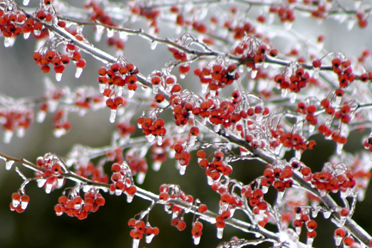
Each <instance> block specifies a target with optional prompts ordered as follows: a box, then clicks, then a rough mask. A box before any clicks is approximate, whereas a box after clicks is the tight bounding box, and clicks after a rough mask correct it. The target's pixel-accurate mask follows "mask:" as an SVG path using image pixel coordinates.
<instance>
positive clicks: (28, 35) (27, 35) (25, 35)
mask: <svg viewBox="0 0 372 248" xmlns="http://www.w3.org/2000/svg"><path fill="white" fill-rule="evenodd" d="M30 34H31V32H28V33H23V39H25V40H27V39H28V38H29V37H30Z"/></svg>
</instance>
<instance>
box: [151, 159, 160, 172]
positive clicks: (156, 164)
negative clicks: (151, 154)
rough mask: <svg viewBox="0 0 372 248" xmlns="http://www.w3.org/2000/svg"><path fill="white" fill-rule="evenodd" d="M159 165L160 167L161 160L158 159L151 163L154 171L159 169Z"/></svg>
mask: <svg viewBox="0 0 372 248" xmlns="http://www.w3.org/2000/svg"><path fill="white" fill-rule="evenodd" d="M160 167H161V162H160V161H155V162H154V163H153V164H152V169H153V170H154V171H159V170H160Z"/></svg>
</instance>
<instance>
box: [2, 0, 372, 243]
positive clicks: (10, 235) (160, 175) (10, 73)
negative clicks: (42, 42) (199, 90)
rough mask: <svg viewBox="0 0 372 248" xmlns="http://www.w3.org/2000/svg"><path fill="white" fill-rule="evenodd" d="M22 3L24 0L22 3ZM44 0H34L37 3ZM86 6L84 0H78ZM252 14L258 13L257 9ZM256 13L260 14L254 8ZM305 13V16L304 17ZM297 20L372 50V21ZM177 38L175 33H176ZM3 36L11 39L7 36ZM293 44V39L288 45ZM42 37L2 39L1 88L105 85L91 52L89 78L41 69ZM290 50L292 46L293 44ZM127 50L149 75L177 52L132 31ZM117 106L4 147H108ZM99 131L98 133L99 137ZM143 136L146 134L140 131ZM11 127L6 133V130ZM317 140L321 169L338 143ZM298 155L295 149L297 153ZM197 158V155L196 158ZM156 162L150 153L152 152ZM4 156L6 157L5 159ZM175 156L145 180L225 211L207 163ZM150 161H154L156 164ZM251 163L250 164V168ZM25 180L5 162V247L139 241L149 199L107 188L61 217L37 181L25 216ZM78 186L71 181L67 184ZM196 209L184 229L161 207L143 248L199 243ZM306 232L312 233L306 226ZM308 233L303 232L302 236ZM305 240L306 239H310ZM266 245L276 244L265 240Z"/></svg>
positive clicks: (357, 135) (29, 150)
mask: <svg viewBox="0 0 372 248" xmlns="http://www.w3.org/2000/svg"><path fill="white" fill-rule="evenodd" d="M17 2H20V1H17ZM37 2H38V1H33V0H31V6H32V5H36V4H37ZM74 5H75V6H78V7H81V6H82V5H83V1H82V2H81V3H77V4H76V3H74ZM251 12H252V13H255V12H253V11H251ZM252 17H254V15H253V14H252ZM297 17H298V18H297ZM296 18H297V20H296V22H295V23H294V25H293V29H294V30H297V32H299V33H301V34H302V35H303V36H304V37H309V39H316V37H317V36H318V35H320V34H324V35H325V49H326V50H328V51H342V52H344V53H345V55H346V56H347V57H348V56H357V55H359V54H360V53H361V51H362V50H363V49H365V48H371V39H370V37H372V36H371V35H372V25H369V26H368V27H367V28H366V29H363V30H362V29H360V28H358V27H354V28H353V29H352V30H351V31H347V29H346V25H342V24H339V23H338V22H336V21H334V20H332V19H329V20H328V19H327V20H326V21H325V22H324V23H323V25H318V24H317V22H316V21H315V20H312V19H305V18H301V17H300V16H299V15H296ZM143 24H144V23H141V22H138V23H135V24H133V28H135V27H139V26H141V25H143ZM92 31H93V29H92V28H91V27H86V28H85V29H84V32H85V34H86V37H87V38H88V39H91V40H93V32H92ZM170 31H171V30H167V29H163V30H162V31H161V33H160V35H161V36H162V37H166V36H167V35H168V33H167V32H170ZM172 37H175V36H172ZM0 41H1V42H2V41H3V39H0ZM95 45H96V46H97V47H99V48H101V49H103V50H105V51H107V52H108V53H110V54H112V55H115V54H116V51H115V50H114V49H112V48H108V47H107V45H106V43H105V42H104V41H102V42H100V43H98V44H95ZM287 45H288V44H287ZM35 46H36V41H35V39H33V38H30V39H29V40H26V41H25V40H23V38H22V37H21V36H20V37H18V38H17V40H16V42H15V44H14V46H13V47H12V48H5V47H4V46H1V45H0V93H1V94H3V95H7V96H9V97H14V98H24V97H27V98H39V97H41V96H43V94H44V83H43V81H44V78H45V77H50V79H51V80H52V81H53V83H55V84H56V85H57V86H61V87H62V86H69V87H70V88H71V89H72V90H73V89H75V88H77V87H79V86H82V85H89V86H94V87H98V85H97V75H98V74H97V70H98V68H99V67H100V66H102V63H101V62H99V61H97V60H94V59H93V58H92V57H91V56H90V55H88V54H83V58H84V59H86V60H87V66H86V68H85V69H84V71H83V73H82V75H81V77H80V78H79V79H76V78H75V77H74V74H75V68H74V66H71V65H70V66H67V67H66V70H65V72H64V73H63V77H62V81H61V82H56V80H55V78H54V72H51V73H49V75H46V74H44V73H42V72H41V71H40V67H39V66H37V65H35V63H34V61H33V59H32V53H33V51H35ZM281 46H285V45H284V44H283V42H281V41H280V40H278V41H277V47H278V48H279V51H281ZM283 49H284V48H283ZM285 49H287V47H285ZM124 55H125V56H126V58H127V59H128V60H129V61H130V62H132V63H134V64H135V65H137V67H138V68H139V70H140V72H141V73H142V74H144V75H147V74H149V73H150V72H151V71H152V70H154V69H160V68H161V67H163V65H164V64H165V63H166V62H168V61H169V60H170V59H171V54H170V53H169V52H168V51H167V47H166V46H165V45H162V44H159V45H158V46H157V49H156V50H155V51H153V50H151V49H150V44H149V42H148V41H146V40H144V39H141V38H139V37H135V36H130V37H129V39H128V41H127V42H126V43H125V49H124ZM194 80H195V78H193V77H192V76H191V75H189V76H187V77H186V79H185V80H184V81H183V82H182V84H183V85H191V87H192V85H193V83H194V82H195V81H194ZM109 114H110V113H109V110H108V109H102V110H99V111H95V112H88V113H87V114H86V115H85V116H83V117H81V116H78V115H77V114H75V113H72V114H69V116H68V119H69V121H71V123H72V129H71V131H70V132H69V133H68V134H67V135H65V136H62V137H61V138H56V137H55V136H54V135H53V133H52V126H53V125H52V117H53V114H48V115H47V117H46V120H45V121H44V122H43V123H41V124H40V123H34V124H32V125H31V127H30V128H29V129H28V130H27V132H26V134H25V137H24V138H22V139H19V138H18V137H16V136H15V137H13V139H12V140H11V142H10V144H5V143H3V142H2V141H0V152H2V153H5V154H7V155H10V156H13V157H23V158H26V159H27V160H29V161H32V162H34V161H35V160H36V158H37V157H38V156H43V155H44V154H45V153H47V152H51V153H56V154H58V155H60V156H62V157H63V156H65V155H66V154H67V153H68V152H69V151H70V149H71V148H72V146H73V145H74V144H82V145H88V146H91V147H101V146H105V145H108V144H110V140H111V134H112V131H113V130H114V128H115V124H111V123H110V122H109ZM92 134H94V135H92ZM136 134H139V132H137V133H136ZM366 134H368V133H362V132H358V131H354V132H352V134H351V135H350V136H349V142H348V143H347V145H346V146H345V148H344V150H346V151H348V152H356V151H359V150H362V149H363V147H362V144H361V137H362V136H363V135H366ZM2 135H3V131H0V136H2ZM313 138H314V139H315V140H316V141H317V144H318V145H317V146H316V147H315V149H314V150H312V151H307V152H305V153H304V155H303V159H302V160H303V162H304V163H305V164H307V165H308V166H309V167H311V168H312V170H313V171H319V170H321V168H322V165H323V163H324V162H327V161H328V159H329V157H330V156H331V155H332V154H333V153H334V151H335V145H334V142H331V141H325V140H324V139H323V138H322V136H319V135H316V136H314V137H313ZM292 155H293V154H292V153H287V154H286V157H287V158H290V157H291V156H292ZM194 157H195V156H194ZM147 160H148V162H149V165H150V164H151V163H150V158H147ZM1 164H2V165H4V162H0V165H1ZM174 164H175V161H173V160H170V159H168V162H167V163H166V164H164V165H163V166H162V168H161V170H160V171H159V172H154V171H153V170H152V169H149V171H148V173H147V176H146V180H145V182H144V184H143V185H142V186H141V187H143V188H144V189H148V190H150V191H153V192H158V188H159V186H160V185H161V184H162V183H176V184H179V185H180V186H181V188H182V189H183V191H184V192H185V193H187V194H191V195H193V196H194V198H199V199H201V201H202V202H203V203H205V204H207V206H208V207H209V208H210V209H211V210H213V211H217V210H218V208H217V204H218V203H217V202H218V200H219V198H218V196H217V194H215V193H214V192H213V191H212V190H211V189H210V188H209V187H206V177H205V173H204V171H203V170H202V169H200V168H199V166H197V164H196V163H194V162H193V163H191V164H190V166H189V167H188V169H187V171H186V175H185V176H180V175H179V172H178V170H176V169H175V166H174ZM149 167H150V166H149ZM248 167H249V168H248ZM233 168H234V171H233V174H232V177H234V178H237V179H238V180H241V181H243V182H245V183H249V182H250V181H251V180H253V179H254V178H256V177H257V176H259V175H261V173H262V171H263V170H264V166H262V165H260V164H259V163H255V162H250V161H249V162H237V163H234V164H233ZM23 171H24V172H25V174H26V175H27V176H30V177H32V173H29V172H27V170H23ZM21 183H22V179H21V178H20V177H19V176H18V175H17V173H16V172H15V171H14V170H11V171H6V170H5V166H0V247H1V248H13V247H29V248H32V247H38V248H44V247H45V248H46V247H58V248H59V247H61V248H63V247H79V248H86V247H89V248H95V247H103V246H104V247H130V246H131V243H132V239H131V237H130V236H129V232H130V230H131V229H130V228H129V227H128V225H127V221H128V220H129V219H130V218H132V217H133V216H134V215H135V214H137V213H139V212H140V211H142V210H145V209H146V208H147V207H148V206H149V202H147V201H144V200H142V199H139V198H135V199H134V201H133V203H131V204H128V203H127V202H126V199H125V196H121V197H115V196H110V195H109V194H105V195H104V197H105V199H106V205H105V206H103V207H101V208H100V209H99V211H97V212H96V213H93V214H90V215H89V216H88V218H87V219H86V220H83V221H79V220H77V219H76V218H70V217H68V216H66V215H63V216H61V217H57V216H56V214H55V212H54V210H53V207H54V205H55V204H56V203H57V199H58V197H59V196H60V195H61V193H62V189H59V190H55V191H53V192H52V193H51V194H49V195H47V194H45V192H44V190H42V189H39V188H38V187H37V185H36V183H35V182H31V183H30V184H29V185H28V186H27V187H26V193H27V194H28V195H29V196H30V198H31V200H30V204H29V206H28V208H27V210H26V211H25V212H24V213H22V214H18V213H16V212H11V211H10V209H9V204H10V202H11V194H12V193H13V192H16V191H17V190H18V188H19V186H20V184H21ZM68 185H71V186H72V184H67V185H66V186H68ZM371 195H372V192H371V187H369V188H368V190H367V193H366V199H365V200H364V201H363V202H361V203H358V204H357V211H356V213H355V214H354V217H353V219H354V220H355V221H356V222H357V223H359V224H360V225H361V226H362V227H364V228H365V230H366V231H367V232H368V233H372V224H371V220H372V211H370V208H371V206H372V197H369V196H371ZM268 199H269V201H273V199H275V193H274V192H273V191H272V190H270V192H269V194H268ZM234 217H236V218H242V220H244V221H248V220H247V218H246V217H245V216H244V215H242V214H241V213H238V212H237V213H236V215H235V216H234ZM192 218H193V217H192V216H191V215H185V221H186V223H187V228H186V229H185V230H184V231H183V233H180V232H179V231H178V230H177V229H176V228H174V227H171V226H170V220H171V216H170V215H167V214H166V213H165V212H164V210H163V207H162V206H156V207H155V208H154V210H153V211H152V212H151V214H150V223H151V224H152V226H158V227H159V229H160V235H158V236H157V237H155V238H154V239H153V241H152V243H151V244H149V245H147V244H145V242H144V240H142V241H141V243H140V247H152V248H155V247H191V246H193V240H192V237H191V222H192ZM316 220H317V221H318V229H317V232H318V237H317V238H316V239H315V242H314V246H315V247H333V246H334V243H333V236H332V233H333V230H334V225H332V223H330V221H323V218H322V217H318V218H317V219H316ZM303 233H305V232H303ZM233 236H238V237H240V238H254V237H253V236H249V235H247V234H245V233H243V232H240V231H237V230H235V229H233V228H230V227H228V226H226V228H225V231H224V238H223V240H225V241H227V240H230V239H231V237H233ZM302 236H303V235H302ZM302 240H303V241H304V237H302ZM220 242H221V240H217V239H216V228H215V227H214V226H213V225H211V224H208V223H204V229H203V235H202V238H201V243H200V245H199V247H216V246H217V245H218V244H219V243H220ZM262 247H268V245H267V244H266V245H263V246H262Z"/></svg>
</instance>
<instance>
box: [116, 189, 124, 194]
mask: <svg viewBox="0 0 372 248" xmlns="http://www.w3.org/2000/svg"><path fill="white" fill-rule="evenodd" d="M122 193H123V190H121V189H116V190H115V195H116V196H120V195H121V194H122Z"/></svg>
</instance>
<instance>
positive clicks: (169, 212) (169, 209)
mask: <svg viewBox="0 0 372 248" xmlns="http://www.w3.org/2000/svg"><path fill="white" fill-rule="evenodd" d="M171 208H172V205H167V204H165V205H164V211H165V212H166V213H168V214H171V213H172V209H171Z"/></svg>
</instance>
